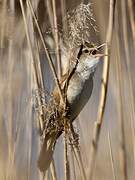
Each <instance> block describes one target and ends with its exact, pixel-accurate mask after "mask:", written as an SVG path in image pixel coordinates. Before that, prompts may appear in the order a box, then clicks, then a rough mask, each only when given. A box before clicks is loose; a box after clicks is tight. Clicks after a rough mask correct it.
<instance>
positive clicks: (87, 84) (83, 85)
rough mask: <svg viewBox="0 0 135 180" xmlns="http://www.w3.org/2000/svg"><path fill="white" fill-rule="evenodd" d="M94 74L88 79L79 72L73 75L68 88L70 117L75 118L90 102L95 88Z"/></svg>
mask: <svg viewBox="0 0 135 180" xmlns="http://www.w3.org/2000/svg"><path fill="white" fill-rule="evenodd" d="M92 76H93V75H90V77H89V78H88V79H87V80H84V79H82V77H80V76H79V75H78V74H77V73H75V74H74V75H73V77H72V78H71V80H70V82H69V86H68V89H67V100H68V103H69V106H70V119H72V120H74V119H75V118H76V117H77V116H78V114H79V113H80V111H81V110H82V109H83V107H84V106H85V104H86V103H87V102H88V100H89V98H90V96H91V93H92V89H93V78H92Z"/></svg>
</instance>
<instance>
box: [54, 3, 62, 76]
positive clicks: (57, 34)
mask: <svg viewBox="0 0 135 180" xmlns="http://www.w3.org/2000/svg"><path fill="white" fill-rule="evenodd" d="M52 5H53V19H54V37H55V38H54V39H55V45H56V59H57V67H58V75H59V78H61V75H62V67H61V55H60V43H59V33H58V23H57V14H56V2H55V0H52Z"/></svg>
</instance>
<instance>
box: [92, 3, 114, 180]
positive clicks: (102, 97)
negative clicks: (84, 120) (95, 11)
mask: <svg viewBox="0 0 135 180" xmlns="http://www.w3.org/2000/svg"><path fill="white" fill-rule="evenodd" d="M115 4H116V0H110V10H109V22H108V29H107V37H106V43H107V46H106V48H105V54H108V56H105V58H104V61H103V73H102V84H101V95H100V101H99V107H98V115H97V120H96V122H95V127H94V133H93V139H92V144H91V153H90V174H89V179H90V180H92V178H93V173H94V168H95V160H96V154H97V150H98V143H99V137H100V131H101V127H102V122H103V115H104V111H105V104H106V97H107V87H108V78H109V64H110V50H111V42H112V33H113V26H114V16H115Z"/></svg>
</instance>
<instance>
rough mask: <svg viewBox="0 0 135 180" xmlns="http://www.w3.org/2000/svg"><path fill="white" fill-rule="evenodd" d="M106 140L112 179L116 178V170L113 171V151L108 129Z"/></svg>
mask: <svg viewBox="0 0 135 180" xmlns="http://www.w3.org/2000/svg"><path fill="white" fill-rule="evenodd" d="M108 142H109V152H110V153H109V154H110V160H111V167H112V173H113V180H116V172H115V165H114V158H113V152H112V144H111V137H110V132H109V131H108Z"/></svg>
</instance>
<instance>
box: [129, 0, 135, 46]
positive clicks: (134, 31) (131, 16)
mask: <svg viewBox="0 0 135 180" xmlns="http://www.w3.org/2000/svg"><path fill="white" fill-rule="evenodd" d="M133 8H134V5H133V0H128V13H129V20H130V24H131V31H132V35H133V44H134V48H135V20H134V9H133Z"/></svg>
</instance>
